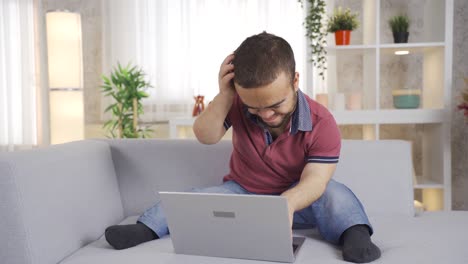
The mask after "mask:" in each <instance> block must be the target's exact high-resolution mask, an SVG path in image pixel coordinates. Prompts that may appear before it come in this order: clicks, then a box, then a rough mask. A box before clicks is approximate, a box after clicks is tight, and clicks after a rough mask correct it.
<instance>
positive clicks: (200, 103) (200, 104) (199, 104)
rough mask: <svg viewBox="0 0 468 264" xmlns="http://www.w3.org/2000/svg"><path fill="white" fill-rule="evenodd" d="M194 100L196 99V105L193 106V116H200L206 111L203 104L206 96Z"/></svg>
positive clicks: (195, 97) (196, 97)
mask: <svg viewBox="0 0 468 264" xmlns="http://www.w3.org/2000/svg"><path fill="white" fill-rule="evenodd" d="M193 99H195V105H194V106H193V111H192V116H193V117H195V116H198V115H199V114H201V112H203V110H205V103H204V102H203V99H205V96H203V95H197V96H194V97H193Z"/></svg>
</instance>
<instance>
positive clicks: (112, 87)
mask: <svg viewBox="0 0 468 264" xmlns="http://www.w3.org/2000/svg"><path fill="white" fill-rule="evenodd" d="M144 76H145V73H144V72H143V70H141V69H138V68H137V67H136V66H133V67H131V65H130V63H129V64H128V65H127V66H126V67H122V66H121V65H120V63H118V64H117V67H116V68H114V70H113V71H112V72H111V74H110V76H109V77H107V76H105V75H102V79H103V81H104V84H103V85H102V86H101V91H102V92H103V93H104V95H105V96H111V97H112V98H113V99H114V103H113V104H111V105H109V106H108V107H107V108H106V110H105V111H104V112H109V111H110V112H111V113H112V118H111V119H110V120H109V121H107V122H106V123H105V124H104V129H106V130H107V131H108V133H109V134H110V136H111V137H112V138H140V137H142V138H145V137H148V136H149V133H150V132H152V130H151V129H149V128H147V127H144V128H141V127H139V126H138V118H139V116H140V115H141V114H143V105H142V103H141V100H142V99H143V98H146V97H148V94H147V93H146V92H145V90H146V89H148V88H150V87H151V85H150V84H149V83H148V82H146V81H145V80H144Z"/></svg>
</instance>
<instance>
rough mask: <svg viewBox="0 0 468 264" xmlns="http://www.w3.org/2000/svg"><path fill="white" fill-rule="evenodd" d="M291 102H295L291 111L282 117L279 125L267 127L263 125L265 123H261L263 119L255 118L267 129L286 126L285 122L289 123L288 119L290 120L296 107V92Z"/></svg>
mask: <svg viewBox="0 0 468 264" xmlns="http://www.w3.org/2000/svg"><path fill="white" fill-rule="evenodd" d="M293 101H294V102H295V104H294V107H293V109H292V110H291V111H290V112H289V113H287V114H285V115H284V117H283V120H282V121H281V123H279V124H278V125H274V126H271V125H268V124H267V123H265V122H264V121H263V119H262V118H261V117H259V116H257V118H258V120H260V122H261V123H262V124H263V125H264V126H266V127H268V128H273V129H275V128H280V127H282V126H283V125H284V124H286V122H289V119H290V118H291V116H292V114H293V113H294V111H296V107H297V92H296V93H295V95H294V99H293Z"/></svg>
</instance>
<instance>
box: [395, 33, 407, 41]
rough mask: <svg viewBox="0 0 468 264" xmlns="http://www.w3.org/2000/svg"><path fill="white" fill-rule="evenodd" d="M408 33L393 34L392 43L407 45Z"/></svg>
mask: <svg viewBox="0 0 468 264" xmlns="http://www.w3.org/2000/svg"><path fill="white" fill-rule="evenodd" d="M408 37H409V32H393V42H395V43H408Z"/></svg>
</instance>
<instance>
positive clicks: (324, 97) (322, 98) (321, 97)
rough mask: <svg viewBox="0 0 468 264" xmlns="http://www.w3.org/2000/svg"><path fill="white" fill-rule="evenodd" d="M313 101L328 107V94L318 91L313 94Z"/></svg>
mask: <svg viewBox="0 0 468 264" xmlns="http://www.w3.org/2000/svg"><path fill="white" fill-rule="evenodd" d="M315 101H317V102H318V103H319V104H321V105H323V106H325V107H326V108H328V94H326V93H319V94H316V95H315Z"/></svg>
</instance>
